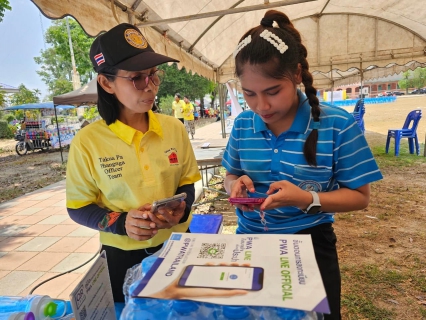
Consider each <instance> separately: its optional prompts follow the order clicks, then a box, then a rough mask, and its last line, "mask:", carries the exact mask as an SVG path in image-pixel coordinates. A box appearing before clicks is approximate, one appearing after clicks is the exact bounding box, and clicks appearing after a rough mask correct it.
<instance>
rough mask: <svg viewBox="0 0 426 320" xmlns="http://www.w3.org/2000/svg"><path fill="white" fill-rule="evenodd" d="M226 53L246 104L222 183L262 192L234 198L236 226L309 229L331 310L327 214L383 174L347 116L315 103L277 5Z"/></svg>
mask: <svg viewBox="0 0 426 320" xmlns="http://www.w3.org/2000/svg"><path fill="white" fill-rule="evenodd" d="M274 22H275V23H276V24H277V26H275V27H274V26H273V24H274ZM234 57H235V66H236V75H237V76H238V77H239V79H240V83H241V87H242V90H243V93H244V98H245V100H246V102H247V104H248V106H249V107H250V109H251V110H250V111H245V112H243V113H241V114H240V115H239V116H238V117H237V118H236V119H235V121H234V126H233V130H232V133H231V136H230V138H229V142H228V146H227V148H226V152H225V154H224V157H223V162H222V164H223V166H224V167H225V168H226V170H227V173H226V174H227V175H226V178H225V188H226V190H227V192H228V193H229V194H230V196H231V197H247V196H249V197H257V198H262V197H264V198H266V200H265V201H264V202H263V204H262V205H261V206H260V207H255V208H253V207H248V206H237V209H236V213H237V216H238V228H237V233H299V234H310V235H311V237H312V242H313V245H314V250H315V256H316V260H317V263H318V267H319V269H320V272H321V276H322V280H323V282H324V286H325V290H326V293H327V297H328V302H329V304H330V309H331V314H330V315H325V319H340V270H339V264H338V257H337V251H336V246H335V244H336V235H335V234H334V231H333V227H332V223H333V222H334V214H335V213H336V212H347V211H353V210H360V209H363V208H365V207H366V206H367V205H368V203H369V197H370V186H369V184H370V183H371V182H374V181H376V180H379V179H381V178H382V175H381V173H380V171H379V169H378V167H377V164H376V162H375V160H374V158H373V156H372V153H371V151H370V149H369V147H368V145H367V142H366V140H365V138H364V135H363V134H362V132H361V131H360V129H359V127H358V126H357V124H356V122H355V121H354V118H353V117H352V115H350V114H349V113H347V112H346V111H344V110H342V109H339V108H329V107H320V106H319V101H318V98H317V96H316V94H317V90H316V89H315V88H314V87H313V79H312V75H311V73H310V72H309V65H308V62H307V60H306V57H307V50H306V48H305V46H304V45H303V44H302V42H301V37H300V34H299V32H298V31H297V30H296V29H295V28H294V26H293V24H292V23H291V22H290V20H289V19H288V17H287V16H286V15H285V14H283V13H281V12H278V11H273V10H271V11H268V12H266V14H265V16H264V18H263V19H262V21H261V24H260V25H259V26H258V27H255V28H253V29H251V30H249V31H248V32H246V33H245V34H244V35H243V37H242V38H241V40H240V42H239V44H238V46H237V48H236V50H235V52H234ZM300 84H303V86H304V88H305V93H303V92H301V91H300V90H299V89H297V88H298V86H299V85H300Z"/></svg>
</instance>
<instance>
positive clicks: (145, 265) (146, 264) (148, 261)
mask: <svg viewBox="0 0 426 320" xmlns="http://www.w3.org/2000/svg"><path fill="white" fill-rule="evenodd" d="M157 258H158V256H157V255H154V254H153V255H152V256H149V257H146V258H145V259H143V260H142V278H143V277H145V275H146V274H147V273H148V271H149V270H150V269H151V267H152V265H153V264H154V263H155V261H157Z"/></svg>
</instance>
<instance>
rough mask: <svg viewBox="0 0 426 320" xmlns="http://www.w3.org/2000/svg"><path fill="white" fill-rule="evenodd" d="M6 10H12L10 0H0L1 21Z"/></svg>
mask: <svg viewBox="0 0 426 320" xmlns="http://www.w3.org/2000/svg"><path fill="white" fill-rule="evenodd" d="M6 10H12V7H11V6H10V3H9V0H0V22H2V21H3V18H4V12H5V11H6Z"/></svg>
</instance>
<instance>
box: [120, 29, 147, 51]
mask: <svg viewBox="0 0 426 320" xmlns="http://www.w3.org/2000/svg"><path fill="white" fill-rule="evenodd" d="M124 38H125V39H126V41H127V42H128V43H129V44H130V45H131V46H133V47H135V48H139V49H145V48H146V47H148V41H146V39H145V38H144V36H143V35H142V34H141V33H140V32H138V31H136V30H135V29H126V31H124Z"/></svg>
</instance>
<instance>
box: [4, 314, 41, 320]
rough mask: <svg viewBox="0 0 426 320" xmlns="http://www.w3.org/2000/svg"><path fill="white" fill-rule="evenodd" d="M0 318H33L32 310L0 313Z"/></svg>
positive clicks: (25, 319)
mask: <svg viewBox="0 0 426 320" xmlns="http://www.w3.org/2000/svg"><path fill="white" fill-rule="evenodd" d="M0 320H35V317H34V313H32V312H8V313H0Z"/></svg>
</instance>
